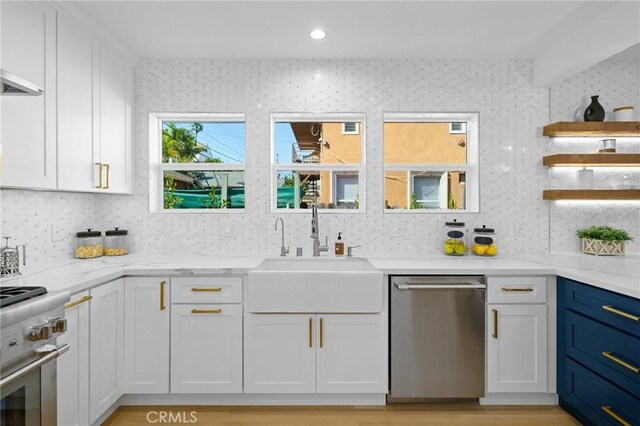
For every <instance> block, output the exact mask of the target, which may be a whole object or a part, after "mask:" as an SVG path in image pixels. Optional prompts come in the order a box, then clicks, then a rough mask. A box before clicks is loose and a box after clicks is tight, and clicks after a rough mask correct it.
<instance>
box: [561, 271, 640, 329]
mask: <svg viewBox="0 0 640 426" xmlns="http://www.w3.org/2000/svg"><path fill="white" fill-rule="evenodd" d="M558 285H559V289H560V294H561V297H562V298H563V299H564V300H563V304H564V306H566V307H567V308H568V309H571V310H574V311H576V312H579V313H581V314H583V315H586V316H588V317H591V318H594V319H597V320H598V321H601V322H603V323H605V324H608V325H611V326H614V327H616V328H618V329H620V330H622V331H625V332H627V333H630V334H633V335H634V336H636V337H640V321H639V318H638V317H640V300H638V299H634V298H633V297H627V296H623V295H621V294H617V293H612V292H610V291H607V290H602V289H599V288H595V287H591V286H589V285H586V284H581V283H578V282H576V281H572V280H569V279H566V278H560V277H559V278H558Z"/></svg>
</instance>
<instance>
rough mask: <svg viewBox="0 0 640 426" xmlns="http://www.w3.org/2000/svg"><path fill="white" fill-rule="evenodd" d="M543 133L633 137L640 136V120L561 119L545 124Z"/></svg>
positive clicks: (546, 134)
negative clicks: (582, 120)
mask: <svg viewBox="0 0 640 426" xmlns="http://www.w3.org/2000/svg"><path fill="white" fill-rule="evenodd" d="M542 134H543V135H544V136H549V137H558V136H560V137H597V136H600V137H615V136H618V137H633V136H640V121H601V122H598V121H589V122H571V121H559V122H557V123H552V124H547V125H546V126H544V129H543V131H542Z"/></svg>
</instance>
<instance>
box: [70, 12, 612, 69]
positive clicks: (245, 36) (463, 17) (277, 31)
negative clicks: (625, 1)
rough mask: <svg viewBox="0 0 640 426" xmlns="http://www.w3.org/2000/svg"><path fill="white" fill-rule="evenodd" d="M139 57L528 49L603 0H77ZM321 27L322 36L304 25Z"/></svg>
mask: <svg viewBox="0 0 640 426" xmlns="http://www.w3.org/2000/svg"><path fill="white" fill-rule="evenodd" d="M69 3H72V4H74V5H75V6H76V7H77V8H79V9H81V11H82V12H84V13H85V14H87V15H89V17H90V18H92V19H93V20H95V21H96V22H97V23H98V24H100V25H102V26H103V27H104V29H105V30H107V31H108V32H109V33H111V34H112V35H114V36H115V37H116V38H117V39H119V40H120V41H121V42H123V43H124V44H125V45H127V46H128V47H129V48H130V49H131V50H132V51H133V52H135V53H136V54H137V55H138V56H139V57H143V58H332V59H335V58H349V59H369V58H430V59H433V58H490V59H495V58H505V59H508V58H534V57H535V56H536V55H537V54H538V53H540V52H541V51H543V50H544V49H545V48H548V47H550V46H551V45H553V43H554V42H555V41H556V38H557V37H562V36H565V35H566V33H567V32H570V31H572V28H573V27H574V26H575V25H573V26H572V22H573V23H575V22H578V23H580V22H582V21H581V20H582V19H583V18H584V17H590V16H592V15H596V14H598V13H600V12H601V11H602V10H605V9H606V8H609V7H611V5H612V4H614V2H610V1H595V2H593V1H515V0H512V1H303V0H298V1H238V0H236V1H77V2H69ZM316 27H320V28H323V29H324V30H325V31H326V32H327V37H326V38H325V39H324V40H322V41H316V40H312V39H311V38H310V37H309V32H310V31H311V29H313V28H316Z"/></svg>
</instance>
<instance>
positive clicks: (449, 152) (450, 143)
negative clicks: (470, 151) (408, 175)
mask: <svg viewBox="0 0 640 426" xmlns="http://www.w3.org/2000/svg"><path fill="white" fill-rule="evenodd" d="M452 124H454V125H455V126H454V127H456V128H457V129H458V132H453V133H452V132H451V128H450V125H452ZM466 124H467V123H459V122H458V123H401V122H385V123H384V162H385V163H387V164H394V163H395V164H423V163H432V164H434V163H435V164H440V163H444V164H452V163H453V164H465V163H466V162H467V134H466V128H467V126H466Z"/></svg>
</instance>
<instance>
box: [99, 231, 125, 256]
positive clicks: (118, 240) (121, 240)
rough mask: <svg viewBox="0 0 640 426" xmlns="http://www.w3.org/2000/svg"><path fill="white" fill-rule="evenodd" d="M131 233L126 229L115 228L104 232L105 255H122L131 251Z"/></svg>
mask: <svg viewBox="0 0 640 426" xmlns="http://www.w3.org/2000/svg"><path fill="white" fill-rule="evenodd" d="M128 234H129V233H128V232H127V230H126V229H119V228H113V229H110V230H108V231H105V232H104V255H105V256H122V255H125V254H128V253H129V235H128Z"/></svg>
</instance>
